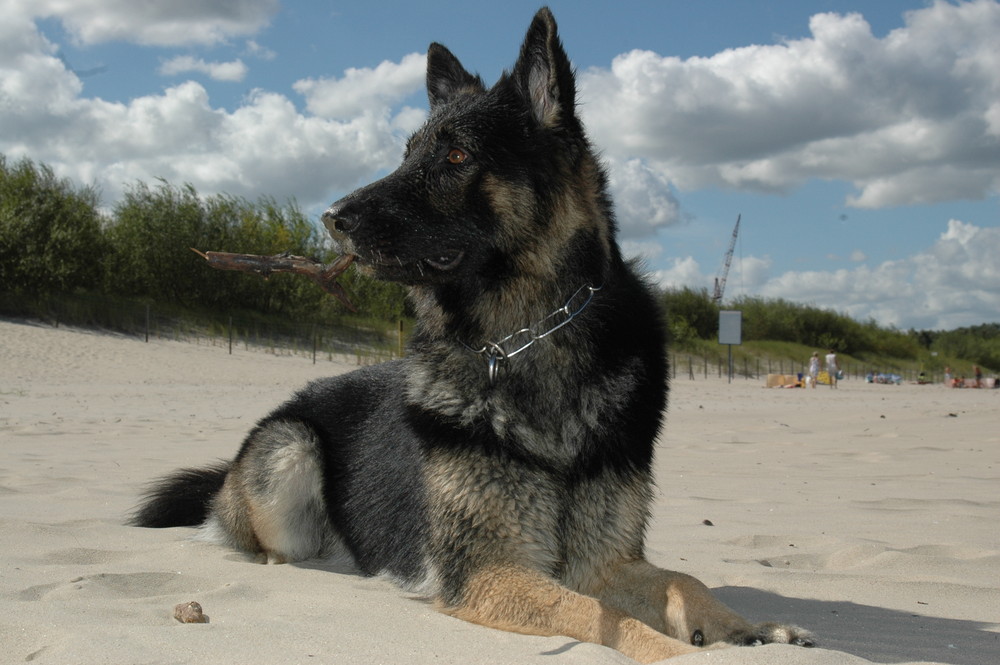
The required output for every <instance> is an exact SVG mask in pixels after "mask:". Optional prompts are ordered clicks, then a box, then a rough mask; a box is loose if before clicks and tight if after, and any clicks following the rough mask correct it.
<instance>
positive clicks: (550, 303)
mask: <svg viewBox="0 0 1000 665" xmlns="http://www.w3.org/2000/svg"><path fill="white" fill-rule="evenodd" d="M574 76H575V75H574V72H573V69H572V67H571V65H570V62H569V59H568V58H567V56H566V53H565V52H564V50H563V46H562V44H561V41H560V39H559V37H558V34H557V29H556V23H555V20H554V18H553V16H552V14H551V13H550V11H549V10H548V9H546V8H543V9H541V10H540V11H539V12H538V14H537V15H536V16H535V17H534V20H533V22H532V23H531V26H530V28H529V30H528V32H527V34H526V36H525V39H524V42H523V46H522V47H521V51H520V54H519V56H518V59H517V61H516V63H515V65H514V66H513V68H512V69H511V70H510V71H507V72H505V73H504V74H503V75H502V76H501V78H500V79H499V81H498V82H497V83H496V84H495V85H493V86H492V87H489V88H488V87H486V85H484V83H483V81H482V80H481V79H480V78H479V76H477V75H473V74H470V73H469V72H468V71H466V69H465V68H464V67H463V66H462V65H461V63H460V62H459V61H458V59H456V57H455V56H454V55H452V53H451V52H450V51H448V50H447V49H446V48H445V47H444V46H441V45H439V44H431V46H430V48H429V50H428V53H427V93H428V98H429V102H430V113H429V116H428V119H427V121H426V123H425V124H424V126H423V127H422V128H421V129H419V130H417V131H416V132H415V133H414V134H413V136H412V137H410V139H409V141H408V142H407V145H406V150H405V154H404V157H403V161H402V164H401V165H400V166H399V168H398V169H397V170H396V171H394V172H393V173H391V174H390V175H388V176H386V177H385V178H382V179H381V180H378V181H377V182H374V183H373V184H370V185H367V186H365V187H362V188H361V189H358V190H357V191H355V192H353V193H351V194H349V195H348V196H346V197H345V198H343V199H341V200H340V201H338V202H336V203H334V204H333V205H332V206H331V207H330V208H329V210H327V211H326V212H325V213H324V215H323V222H324V224H325V226H326V227H327V228H328V230H329V231H330V233H331V234H332V236H333V237H334V239H335V240H336V241H337V242H338V243H339V245H340V248H341V249H342V250H343V251H344V252H345V253H349V254H351V255H353V256H355V257H356V258H355V261H356V263H357V265H358V266H360V267H361V269H363V270H364V271H366V272H367V273H368V274H370V275H372V276H374V277H376V278H379V279H383V280H392V281H395V282H400V283H403V284H405V285H407V286H408V287H409V298H410V301H411V303H412V306H413V308H414V312H415V314H416V326H415V330H414V332H413V335H412V337H411V339H410V341H409V346H408V354H407V356H406V357H405V358H403V359H399V360H394V361H390V362H387V363H383V364H380V365H374V366H371V367H367V368H363V369H359V370H356V371H354V372H351V373H348V374H345V375H342V376H338V377H334V378H329V379H323V380H319V381H315V382H313V383H312V384H310V385H308V386H307V387H306V388H304V389H303V390H302V391H301V392H299V393H297V394H296V395H295V396H294V397H292V398H291V399H290V400H289V401H288V402H286V403H285V404H284V405H282V406H280V407H278V408H277V409H276V410H275V411H274V412H272V413H271V414H270V415H268V416H266V417H265V418H264V419H262V420H261V421H260V422H259V423H257V425H256V426H255V427H254V428H253V429H252V431H250V433H249V434H248V436H247V437H246V439H245V440H244V442H243V444H242V447H241V448H240V450H239V452H238V453H237V455H236V457H235V458H234V459H233V460H232V461H230V462H226V463H224V464H221V465H218V466H215V467H208V468H204V469H187V470H181V471H179V472H176V473H175V474H174V475H172V476H169V477H167V478H165V479H163V480H161V481H159V482H158V483H156V484H154V485H153V486H152V487H151V488H150V490H149V493H148V495H147V496H146V497H145V499H144V502H143V504H141V506H140V508H139V509H138V510H137V512H136V514H135V515H134V517H133V520H132V521H133V523H134V524H136V525H140V526H146V527H166V526H185V525H187V526H195V525H198V526H200V527H201V529H202V531H203V532H204V534H205V535H206V536H207V537H209V538H212V539H214V540H215V541H218V542H221V543H224V544H228V545H230V546H232V547H234V548H237V549H239V550H242V551H245V552H249V553H253V554H255V555H257V556H258V557H259V558H260V559H261V560H262V561H266V562H268V563H284V562H295V561H302V560H305V559H310V558H316V557H331V556H340V555H345V554H346V555H348V556H350V557H351V559H352V560H353V561H354V563H355V564H356V566H357V567H358V568H360V570H362V571H364V572H365V573H367V574H370V575H385V576H388V577H390V578H391V579H393V580H395V581H396V582H398V583H399V584H400V585H401V586H402V587H404V588H405V589H408V590H411V591H415V592H418V593H421V594H424V595H426V597H429V598H432V599H433V600H434V601H435V603H436V605H437V607H439V608H440V609H441V610H442V611H443V612H446V613H448V614H450V615H453V616H455V617H459V618H461V619H465V620H467V621H471V622H474V623H477V624H482V625H484V626H491V627H494V628H498V629H502V630H508V631H513V632H517V633H526V634H532V635H562V636H567V637H570V638H573V639H576V640H581V641H587V642H594V643H598V644H603V645H606V646H608V647H611V648H614V649H617V650H619V651H620V652H622V653H623V654H625V655H627V656H629V657H631V658H633V659H635V660H637V661H640V662H644V663H645V662H652V661H657V660H661V659H664V658H668V657H671V656H676V655H679V654H686V653H691V652H695V651H698V650H699V649H700V648H703V647H708V646H713V645H715V646H724V645H729V644H736V645H751V644H762V643H769V642H783V643H792V644H798V645H802V646H812V644H813V638H812V636H811V634H810V633H808V632H807V631H805V630H803V629H801V628H798V627H796V626H791V625H780V624H776V623H764V624H757V625H754V624H752V623H750V622H748V621H747V620H745V619H743V618H742V617H741V616H739V615H737V614H736V613H734V612H733V611H732V610H730V609H729V608H727V607H726V606H725V605H723V604H722V603H721V602H719V601H718V600H716V599H715V598H714V597H713V596H712V594H711V593H710V592H709V590H708V589H707V588H706V586H705V585H704V584H702V583H701V582H699V581H698V580H697V579H695V578H693V577H691V576H689V575H687V574H683V573H679V572H672V571H667V570H662V569H659V568H657V567H655V566H653V565H652V564H650V563H649V562H648V561H647V560H646V559H645V557H644V534H645V531H646V528H647V526H648V523H649V517H650V508H649V507H650V502H651V500H652V487H653V471H652V462H653V453H654V442H655V440H656V438H657V435H658V433H659V431H660V427H661V419H662V414H663V413H664V410H665V408H666V403H667V392H668V371H667V356H666V344H665V328H664V323H663V321H662V320H661V315H660V313H659V310H658V307H657V303H656V298H655V295H654V292H653V290H652V289H651V288H650V286H649V285H648V284H647V283H646V282H645V281H644V279H643V278H642V277H641V275H640V274H639V271H638V269H637V268H636V267H635V266H634V265H633V264H631V263H630V262H628V261H625V260H624V259H623V257H622V255H621V251H620V249H619V246H618V244H617V240H616V223H615V219H614V214H613V210H612V204H611V200H610V198H609V195H608V191H607V178H606V175H605V171H604V169H603V167H602V165H601V163H600V162H599V160H598V158H597V157H596V156H595V153H594V150H593V149H592V147H591V144H590V143H589V141H588V139H587V137H586V134H585V133H584V129H583V126H582V125H581V122H580V119H579V117H578V116H577V112H576V92H575V80H574Z"/></svg>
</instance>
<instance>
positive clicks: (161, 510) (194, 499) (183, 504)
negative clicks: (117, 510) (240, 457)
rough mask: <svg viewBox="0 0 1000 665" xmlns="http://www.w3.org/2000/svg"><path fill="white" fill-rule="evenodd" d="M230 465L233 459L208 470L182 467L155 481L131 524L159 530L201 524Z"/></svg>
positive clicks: (132, 518)
mask: <svg viewBox="0 0 1000 665" xmlns="http://www.w3.org/2000/svg"><path fill="white" fill-rule="evenodd" d="M229 467H230V463H229V462H222V463H219V464H216V465H215V466H211V467H208V468H205V469H181V470H179V471H176V472H174V473H172V474H171V475H169V476H167V477H165V478H161V479H160V480H157V481H154V482H153V483H152V484H151V485H150V486H149V488H148V489H147V490H146V493H145V495H144V496H143V499H142V502H141V503H140V504H139V508H138V509H137V510H136V511H135V512H134V513H133V514H132V516H131V518H130V519H129V521H128V523H129V524H131V525H132V526H145V527H151V528H155V529H159V528H164V527H170V526H197V525H199V524H201V523H202V522H204V521H205V519H206V518H207V517H208V510H209V506H210V505H211V503H212V499H213V498H214V497H215V495H216V494H218V493H219V490H220V489H222V483H223V481H225V479H226V474H227V473H228V472H229Z"/></svg>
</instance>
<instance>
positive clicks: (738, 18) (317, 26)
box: [0, 0, 1000, 330]
mask: <svg viewBox="0 0 1000 665" xmlns="http://www.w3.org/2000/svg"><path fill="white" fill-rule="evenodd" d="M549 6H550V7H551V8H552V10H553V12H554V14H555V16H556V20H557V22H558V24H559V31H560V35H561V37H562V40H563V43H564V46H565V47H566V51H567V53H568V54H569V57H570V59H571V60H572V62H573V64H574V66H575V68H576V70H577V77H578V86H577V87H578V98H579V99H578V101H579V111H580V114H581V116H582V118H583V120H584V123H585V124H586V126H587V130H588V132H589V136H590V139H591V141H592V143H593V144H594V145H595V146H596V147H597V148H598V149H599V150H600V152H601V156H602V158H603V160H604V161H605V164H606V165H607V167H608V169H609V174H610V182H611V188H612V196H613V198H614V200H615V202H616V209H617V216H618V220H619V224H620V237H619V239H620V242H621V244H622V246H623V248H624V250H625V251H626V253H627V254H629V255H631V256H641V257H642V258H643V260H644V263H645V266H646V268H647V269H648V270H649V271H650V272H651V274H652V275H653V277H654V279H655V280H656V281H658V282H659V283H660V284H662V285H663V286H665V287H682V286H688V287H692V288H695V289H702V288H705V289H708V290H709V292H711V290H712V286H713V281H714V278H715V277H717V276H718V275H719V274H720V272H721V270H722V268H723V261H724V257H725V254H726V250H727V249H728V247H729V243H730V239H731V236H732V232H733V226H734V224H735V222H736V219H737V216H738V215H740V216H741V224H740V233H739V237H738V240H737V243H736V246H735V251H734V256H733V261H732V267H731V270H730V273H729V276H728V281H727V285H726V292H725V296H726V299H727V300H729V299H731V298H734V297H739V296H760V297H765V298H783V299H786V300H790V301H794V302H799V303H803V304H808V305H814V306H819V307H824V308H829V309H833V310H835V311H838V312H841V313H845V314H848V315H850V316H852V317H855V318H857V319H859V320H863V321H867V320H874V321H875V322H876V323H878V324H880V325H882V326H894V327H897V328H900V329H903V330H905V329H910V328H915V329H918V330H919V329H930V330H947V329H953V328H956V327H960V326H967V325H977V324H980V323H984V322H993V321H1000V41H998V40H1000V37H998V35H1000V0H970V1H959V0H952V1H950V2H946V1H937V2H934V1H930V0H926V1H925V0H879V1H878V2H872V1H865V0H773V1H761V2H749V1H747V0H705V1H702V2H690V1H688V0H659V1H652V0H650V1H647V2H639V1H630V0H617V1H616V2H613V3H612V2H597V1H596V0H551V2H550V3H549ZM537 8H538V4H537V0H536V2H524V1H523V0H507V1H506V2H503V3H498V2H475V1H471V0H470V1H469V2H441V1H439V2H421V1H419V0H392V1H386V2H382V1H379V2H374V1H373V2H364V3H362V2H358V1H357V0H355V1H354V2H338V1H336V0H302V1H300V2H291V1H290V0H289V1H286V2H280V1H279V0H208V1H206V0H171V2H135V1H134V0H74V1H73V2H67V1H66V0H0V154H3V155H5V156H6V158H7V159H8V161H15V160H17V159H20V158H22V157H27V158H30V159H32V160H34V161H35V162H43V163H45V164H48V165H49V166H51V167H52V168H53V169H54V170H55V171H56V173H57V174H58V175H59V176H61V177H66V178H69V179H71V180H72V181H73V182H75V183H77V184H79V185H94V186H96V187H97V188H98V189H99V191H100V192H101V195H102V201H103V204H104V205H105V206H107V207H109V208H110V207H113V206H114V204H115V203H116V202H117V201H118V200H120V198H121V196H122V193H123V192H124V191H126V190H127V189H128V188H129V187H131V186H134V185H135V184H136V183H137V182H139V181H142V182H146V183H154V182H155V179H157V178H163V179H165V180H167V181H168V182H171V183H173V184H175V185H181V184H184V183H190V184H191V185H193V186H194V187H195V188H196V190H197V191H198V192H199V193H201V194H204V195H209V194H214V193H219V192H225V193H228V194H232V195H238V196H245V197H247V198H250V199H256V198H257V197H259V196H262V195H266V196H272V197H274V198H276V199H277V200H279V201H285V200H288V199H294V200H295V201H296V202H297V203H298V204H299V205H300V206H301V207H302V208H303V209H304V210H306V211H307V212H308V213H309V214H310V215H311V216H313V217H314V218H315V219H317V220H318V217H319V215H320V213H321V212H322V211H323V210H324V209H325V207H326V206H327V205H328V204H329V203H331V202H332V201H334V200H336V199H338V198H340V197H341V196H343V195H344V194H346V193H347V192H349V191H351V190H352V189H354V188H355V187H357V186H360V185H363V184H365V183H367V182H370V181H371V180H373V179H375V178H377V177H379V176H381V175H384V174H385V173H388V172H390V171H392V170H393V169H394V168H395V166H396V165H397V164H398V163H399V160H400V158H401V155H402V149H403V144H404V141H405V138H406V136H408V134H409V133H410V132H412V131H413V130H414V129H416V128H417V127H418V126H419V125H420V124H421V123H422V121H423V120H424V118H425V117H426V113H427V102H426V93H425V90H424V68H425V57H424V54H425V52H426V49H427V46H428V44H429V43H430V42H432V41H436V42H440V43H442V44H444V45H446V46H447V47H448V48H449V49H450V50H451V51H452V52H453V53H455V55H456V56H458V57H459V59H460V60H461V61H462V62H463V64H464V65H465V66H466V68H467V69H469V70H470V71H475V72H478V73H479V74H481V75H482V76H483V78H484V79H485V80H486V81H487V82H489V83H492V82H493V81H495V80H496V78H497V77H498V76H499V75H500V74H501V72H502V71H503V70H504V69H507V68H509V67H511V66H512V65H513V63H514V60H515V58H516V56H517V51H518V48H519V46H520V43H521V41H522V39H523V37H524V32H525V30H526V29H527V27H528V24H529V23H530V21H531V18H532V16H533V14H534V12H535V10H537ZM214 249H218V250H224V249H225V248H222V247H219V248H214Z"/></svg>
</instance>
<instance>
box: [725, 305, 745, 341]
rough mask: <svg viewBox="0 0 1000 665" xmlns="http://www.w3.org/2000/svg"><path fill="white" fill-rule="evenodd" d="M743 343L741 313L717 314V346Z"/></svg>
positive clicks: (737, 311) (733, 311)
mask: <svg viewBox="0 0 1000 665" xmlns="http://www.w3.org/2000/svg"><path fill="white" fill-rule="evenodd" d="M742 343H743V312H741V311H739V310H725V309H724V310H722V311H720V312H719V344H737V345H739V344H742Z"/></svg>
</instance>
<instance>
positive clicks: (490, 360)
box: [463, 284, 603, 385]
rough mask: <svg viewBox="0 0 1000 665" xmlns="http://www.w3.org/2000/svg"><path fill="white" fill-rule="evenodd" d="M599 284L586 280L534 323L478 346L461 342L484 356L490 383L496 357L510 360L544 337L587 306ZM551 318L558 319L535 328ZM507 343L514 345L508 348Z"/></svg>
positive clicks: (497, 361)
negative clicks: (547, 326)
mask: <svg viewBox="0 0 1000 665" xmlns="http://www.w3.org/2000/svg"><path fill="white" fill-rule="evenodd" d="M602 288H603V287H602V286H590V285H589V284H587V285H584V286H581V287H580V288H579V289H577V290H576V291H575V292H574V293H573V295H571V296H570V297H569V300H567V301H566V303H565V304H564V305H563V306H562V307H560V308H559V309H557V310H556V311H554V312H552V313H551V314H549V315H548V316H546V317H545V318H544V319H542V320H541V321H538V322H537V323H535V324H534V325H532V326H528V327H527V328H521V329H520V330H518V331H515V332H512V333H511V334H509V335H507V336H506V337H504V338H502V339H500V340H497V341H495V342H486V343H485V344H484V345H483V346H482V347H481V348H478V349H476V348H474V347H471V346H469V345H468V344H465V343H464V342H463V345H464V346H465V348H467V349H469V350H470V351H472V352H473V353H477V354H480V355H484V356H486V372H487V375H488V376H489V379H490V385H493V384H494V383H496V379H497V374H498V373H499V372H500V361H502V360H504V361H506V360H510V359H511V358H513V357H514V356H516V355H517V354H519V353H521V351H524V350H525V349H527V348H528V347H529V346H531V345H532V344H534V343H535V342H537V341H538V340H540V339H544V338H545V337H548V336H549V335H551V334H552V333H554V332H555V331H557V330H559V329H560V328H562V327H563V326H565V325H566V324H567V323H569V322H570V321H572V320H573V319H575V318H576V317H577V316H578V315H579V314H580V313H581V312H583V310H585V309H586V308H587V305H589V304H590V301H591V300H593V299H594V294H595V293H597V292H598V291H600V290H601V289H602ZM552 319H558V321H557V322H556V324H555V325H553V326H552V327H550V328H549V329H548V330H545V331H544V332H537V330H538V329H539V328H541V327H542V326H544V325H546V324H547V323H549V321H551V320H552ZM508 347H514V348H513V349H511V350H509V351H508V350H507V349H508Z"/></svg>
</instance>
